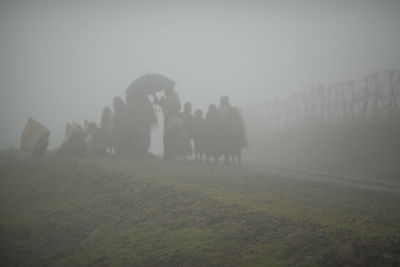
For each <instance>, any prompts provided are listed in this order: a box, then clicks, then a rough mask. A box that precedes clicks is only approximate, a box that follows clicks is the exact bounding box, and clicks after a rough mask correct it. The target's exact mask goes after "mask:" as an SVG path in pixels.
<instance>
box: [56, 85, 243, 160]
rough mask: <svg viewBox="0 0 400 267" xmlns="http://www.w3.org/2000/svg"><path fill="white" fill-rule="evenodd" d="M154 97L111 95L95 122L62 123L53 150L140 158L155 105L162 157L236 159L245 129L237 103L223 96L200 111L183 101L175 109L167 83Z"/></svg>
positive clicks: (173, 94) (174, 96)
mask: <svg viewBox="0 0 400 267" xmlns="http://www.w3.org/2000/svg"><path fill="white" fill-rule="evenodd" d="M164 93H165V94H164V96H162V97H160V98H159V97H158V96H157V95H156V94H152V97H150V96H148V95H147V94H144V93H140V92H135V91H129V92H127V96H126V99H125V101H124V100H123V99H122V98H121V97H119V96H117V97H115V98H114V100H113V109H114V110H112V109H111V108H109V107H105V108H104V109H103V111H102V114H101V122H100V127H98V126H97V124H96V123H94V122H87V121H85V125H84V126H83V127H81V126H80V125H77V124H76V123H73V124H67V126H66V133H65V139H64V141H63V143H62V144H61V146H60V148H59V150H58V153H59V154H61V155H79V154H85V153H86V154H107V153H111V154H117V155H121V156H128V157H146V156H150V155H151V154H150V153H149V149H150V145H151V130H152V128H154V127H155V126H157V124H158V122H157V116H156V113H155V108H154V107H155V106H159V107H161V110H162V113H163V117H164V136H163V145H164V155H163V156H164V159H166V160H176V159H182V160H188V159H190V158H191V157H194V160H195V161H203V160H204V159H205V160H206V161H207V162H209V161H211V160H212V161H214V162H218V161H219V158H220V157H221V156H224V161H225V163H231V162H237V163H241V151H242V148H243V147H245V146H247V137H246V130H245V126H244V122H243V119H242V117H241V115H240V112H239V110H238V108H236V107H234V106H232V105H231V104H230V103H229V98H228V97H227V96H224V97H222V98H221V99H220V104H219V106H218V107H217V105H215V104H211V105H209V107H208V110H207V112H206V114H205V116H204V115H203V111H202V110H200V109H197V110H196V111H195V112H194V114H193V113H192V105H191V103H189V102H187V103H185V104H184V107H183V111H181V101H180V98H179V96H178V94H177V92H176V91H175V90H174V88H173V87H171V88H167V89H166V90H164Z"/></svg>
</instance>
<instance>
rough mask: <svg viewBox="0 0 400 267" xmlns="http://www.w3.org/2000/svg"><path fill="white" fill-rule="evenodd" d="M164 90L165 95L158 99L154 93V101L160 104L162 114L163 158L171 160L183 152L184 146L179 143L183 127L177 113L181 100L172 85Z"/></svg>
mask: <svg viewBox="0 0 400 267" xmlns="http://www.w3.org/2000/svg"><path fill="white" fill-rule="evenodd" d="M164 92H165V97H161V98H160V99H158V98H157V96H156V95H155V94H154V103H156V104H158V105H160V106H161V109H162V113H163V115H164V137H163V144H164V159H166V160H173V159H175V158H176V157H179V156H183V153H184V151H183V150H184V148H183V146H182V145H181V142H182V139H181V137H182V136H181V135H182V134H183V133H184V129H183V122H182V119H181V117H180V114H179V111H180V110H181V101H180V98H179V95H178V94H177V93H176V91H175V90H174V87H169V88H167V89H165V90H164Z"/></svg>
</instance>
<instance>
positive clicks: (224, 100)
mask: <svg viewBox="0 0 400 267" xmlns="http://www.w3.org/2000/svg"><path fill="white" fill-rule="evenodd" d="M219 102H220V104H221V105H227V104H229V97H227V96H223V97H221V99H220V100H219Z"/></svg>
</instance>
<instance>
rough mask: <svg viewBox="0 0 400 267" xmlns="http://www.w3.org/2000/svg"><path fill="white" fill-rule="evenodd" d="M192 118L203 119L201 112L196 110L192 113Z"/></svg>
mask: <svg viewBox="0 0 400 267" xmlns="http://www.w3.org/2000/svg"><path fill="white" fill-rule="evenodd" d="M194 117H195V118H199V119H201V118H203V111H202V110H201V109H197V110H196V111H195V112H194Z"/></svg>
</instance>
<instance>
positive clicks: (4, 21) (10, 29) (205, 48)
mask: <svg viewBox="0 0 400 267" xmlns="http://www.w3.org/2000/svg"><path fill="white" fill-rule="evenodd" d="M399 11H400V3H399V2H398V1H351V3H348V2H346V1H323V2H322V1H286V2H285V3H283V1H222V2H220V1H218V3H216V1H215V2H214V1H197V2H195V1H4V0H3V1H1V3H0V33H1V34H0V43H1V46H0V58H1V61H0V101H1V103H0V125H1V133H0V148H1V149H6V148H10V147H14V148H16V147H18V146H19V139H20V136H21V132H22V129H23V127H24V124H25V123H26V121H27V119H28V118H29V117H33V118H35V119H36V120H38V121H40V122H41V123H43V124H44V125H45V126H47V127H48V128H49V130H50V131H51V135H50V148H56V147H57V146H58V145H59V144H60V143H61V140H62V138H63V135H64V127H65V123H66V122H71V121H76V122H78V123H82V122H83V119H84V118H87V119H88V120H91V121H96V122H99V120H100V115H101V110H102V109H103V107H104V106H111V105H112V99H113V97H114V96H117V95H119V96H123V97H124V92H125V90H126V88H127V87H128V86H129V84H130V83H131V82H132V81H133V80H134V79H136V78H137V77H139V76H140V75H143V74H146V73H161V74H163V75H165V76H167V77H169V78H171V79H173V80H174V81H176V83H177V84H176V91H177V92H178V93H179V94H180V97H181V100H182V102H186V101H190V102H191V103H193V106H194V109H196V108H202V109H203V110H204V109H205V108H206V107H207V106H208V104H210V103H215V104H217V103H218V101H219V98H220V97H221V96H223V95H228V96H230V100H231V103H232V104H233V105H236V106H240V107H246V106H249V105H252V104H253V103H261V102H264V101H268V100H270V99H275V98H284V97H287V96H289V95H291V94H293V93H294V92H301V91H303V90H305V89H306V88H308V87H309V86H310V85H313V84H320V83H330V82H335V81H341V80H351V79H359V78H362V77H364V76H365V75H366V74H369V73H372V72H375V71H381V70H387V69H396V70H398V69H400V53H399V47H400V31H399V28H400V16H399ZM161 129H162V127H161V126H159V127H158V128H157V129H155V130H154V131H153V141H152V151H153V152H155V153H160V151H161ZM250 143H251V140H250Z"/></svg>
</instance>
